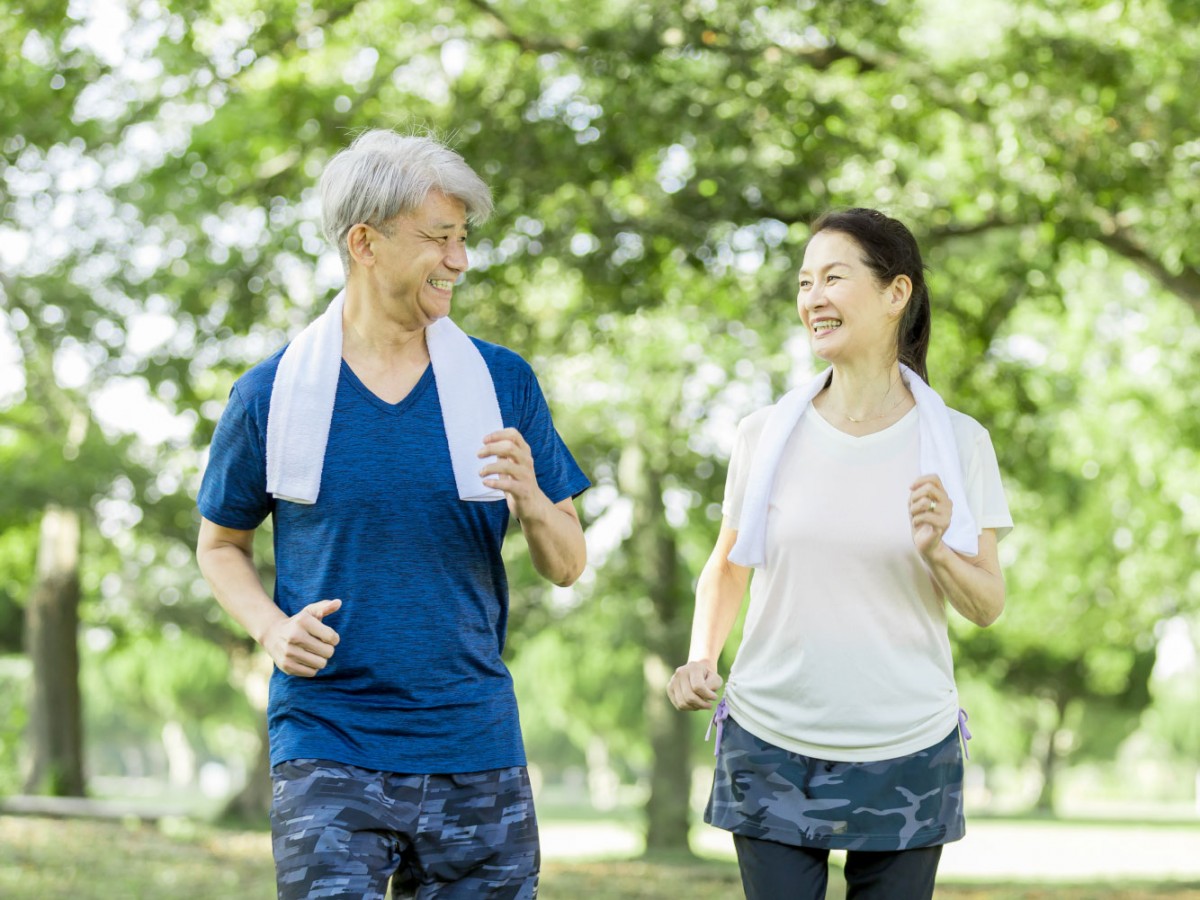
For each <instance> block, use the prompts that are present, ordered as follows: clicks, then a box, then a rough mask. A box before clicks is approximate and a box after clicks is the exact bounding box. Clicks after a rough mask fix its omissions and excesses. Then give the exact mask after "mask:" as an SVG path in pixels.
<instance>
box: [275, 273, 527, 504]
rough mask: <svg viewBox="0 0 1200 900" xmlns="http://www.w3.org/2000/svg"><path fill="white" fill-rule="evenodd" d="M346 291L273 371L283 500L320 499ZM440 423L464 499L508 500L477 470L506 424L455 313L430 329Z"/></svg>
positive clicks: (427, 338)
mask: <svg viewBox="0 0 1200 900" xmlns="http://www.w3.org/2000/svg"><path fill="white" fill-rule="evenodd" d="M344 306H345V291H342V292H340V293H339V294H338V295H337V296H336V297H334V298H333V301H332V302H331V303H330V304H329V307H328V308H327V309H326V310H325V312H324V313H322V314H321V315H320V316H319V317H318V318H317V319H316V320H315V321H314V322H312V323H311V324H310V325H309V326H308V327H307V328H305V329H304V330H303V331H302V332H300V334H299V335H297V336H296V339H295V340H294V341H292V342H291V344H289V345H288V348H287V349H286V350H285V351H284V352H283V358H282V359H280V360H279V367H278V369H276V371H275V382H274V386H273V387H272V390H271V407H270V411H269V412H268V414H267V491H268V492H269V493H270V494H272V495H273V496H274V497H275V498H276V499H277V500H290V501H291V502H293V503H305V504H309V503H316V502H317V495H318V494H319V493H320V489H321V471H322V469H323V468H324V465H325V446H326V444H327V443H328V441H329V428H330V425H331V423H332V421H333V403H334V399H335V397H336V396H337V384H338V378H339V376H340V375H341V370H342V309H343V308H344ZM425 343H426V345H427V346H428V348H429V359H430V363H431V365H432V366H433V377H434V380H435V381H436V382H437V390H438V399H439V401H440V402H441V407H442V424H443V425H444V427H445V429H446V440H447V442H448V443H449V445H450V461H451V463H452V465H453V467H454V481H455V484H456V486H457V488H458V496H459V499H461V500H503V499H504V494H503V493H502V492H501V491H498V490H496V489H495V488H490V487H488V486H487V485H485V484H484V483H483V479H482V478H481V477H480V476H479V470H480V469H481V468H483V466H485V465H487V464H488V462H489V461H490V460H492V459H494V458H495V457H487V458H484V459H480V458H479V457H477V456H476V455H475V454H476V453H477V452H478V451H479V448H480V447H482V446H483V438H484V436H485V435H487V434H490V433H491V432H493V431H499V430H500V429H501V428H503V427H504V422H503V420H502V419H501V416H500V403H499V401H498V400H497V399H496V385H495V384H494V383H493V381H492V376H491V373H490V372H489V371H488V367H487V363H485V362H484V360H483V356H482V354H480V352H479V348H478V347H476V346H475V344H474V343H473V342H472V341H471V339H470V338H469V337H468V336H467V335H466V334H465V333H464V332H463V331H462V329H461V328H459V327H458V326H457V325H455V324H454V323H453V322H452V321H450V319H449V318H444V319H439V320H438V321H436V322H434V323H433V324H432V325H430V326H429V327H428V328H426V329H425Z"/></svg>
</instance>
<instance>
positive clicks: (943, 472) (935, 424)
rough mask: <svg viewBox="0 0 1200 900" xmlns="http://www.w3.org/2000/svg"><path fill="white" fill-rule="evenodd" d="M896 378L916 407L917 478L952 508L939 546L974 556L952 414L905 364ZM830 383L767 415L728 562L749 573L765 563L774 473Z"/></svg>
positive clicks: (974, 536) (797, 392) (791, 396)
mask: <svg viewBox="0 0 1200 900" xmlns="http://www.w3.org/2000/svg"><path fill="white" fill-rule="evenodd" d="M900 376H901V377H902V378H903V379H904V382H905V384H907V385H908V389H909V390H910V391H912V395H913V399H915V400H916V401H917V421H918V424H917V429H918V434H919V439H920V451H919V452H920V466H921V474H922V475H930V474H933V475H937V476H938V477H939V478H940V479H941V480H942V486H943V487H944V488H945V489H946V493H947V494H948V495H949V496H950V502H951V503H952V504H953V507H952V510H951V515H950V527H949V528H947V529H946V533H945V534H944V535H943V536H942V540H944V541H945V542H946V545H947V546H949V547H950V548H951V549H953V550H957V551H959V552H960V553H965V554H967V555H968V556H974V555H975V554H977V553H978V552H979V535H978V533H977V531H976V528H975V519H974V517H973V516H972V515H971V510H970V507H968V506H967V494H966V490H965V488H964V486H963V475H962V463H961V462H960V460H959V454H958V444H957V443H956V442H955V440H954V428H953V426H952V425H951V423H950V413H949V411H948V410H947V408H946V404H945V402H944V401H943V400H942V398H941V397H940V396H938V393H937V391H935V390H934V389H933V388H931V387H930V386H929V385H927V384H926V383H925V382H924V381H923V380H922V378H921V376H920V375H918V374H917V373H916V372H914V371H913V370H912V369H910V368H908V366H906V365H904V364H903V363H901V364H900ZM831 377H832V370H826V371H824V372H822V373H821V374H820V375H818V376H817V377H816V378H814V379H813V380H812V381H811V382H809V383H808V384H806V385H803V386H801V387H798V388H795V389H794V390H791V391H788V392H787V393H786V394H784V395H783V396H782V397H781V398H780V399H779V402H778V403H776V404H775V408H774V409H773V410H771V413H770V414H769V415H768V417H767V422H766V425H764V426H763V433H762V437H760V438H759V441H758V446H757V447H756V448H755V451H754V458H753V459H752V460H751V463H750V473H749V479H748V481H747V483H746V495H745V497H744V499H743V501H742V515H741V518H740V519H739V520H738V537H737V542H736V543H735V544H734V545H733V549H732V550H731V551H730V553H729V560H730V562H734V563H737V564H738V565H740V566H751V567H761V566H763V565H764V564H765V563H766V559H767V548H766V543H767V540H766V539H767V509H768V506H769V504H770V500H771V488H772V486H773V485H774V483H775V470H776V469H778V468H779V461H780V459H781V458H782V457H783V451H784V447H785V446H786V445H787V442H788V438H789V437H790V436H791V434H792V432H793V431H794V430H795V428H796V425H797V423H799V421H800V417H801V416H803V415H804V412H805V410H807V409H808V405H809V403H811V402H812V399H813V398H814V397H815V396H817V394H819V393H820V392H821V390H822V389H823V388H824V387H825V386H826V385H827V384H828V383H829V380H830V378H831Z"/></svg>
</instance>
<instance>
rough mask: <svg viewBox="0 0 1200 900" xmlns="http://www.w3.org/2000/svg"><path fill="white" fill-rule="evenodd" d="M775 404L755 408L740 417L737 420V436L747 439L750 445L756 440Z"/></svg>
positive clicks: (760, 434)
mask: <svg viewBox="0 0 1200 900" xmlns="http://www.w3.org/2000/svg"><path fill="white" fill-rule="evenodd" d="M775 406H776V404H774V403H772V404H771V405H770V406H764V407H762V409H756V410H755V411H754V412H752V413H750V414H749V415H748V416H745V417H743V418H742V420H741V421H740V422H738V427H737V430H738V437H739V438H741V439H742V440H745V441H748V442H749V443H750V444H751V446H753V445H754V444H756V443H757V442H758V439H759V437H761V436H762V433H763V429H764V428H766V427H767V420H768V419H770V418H771V412H772V411H773V410H774V409H775Z"/></svg>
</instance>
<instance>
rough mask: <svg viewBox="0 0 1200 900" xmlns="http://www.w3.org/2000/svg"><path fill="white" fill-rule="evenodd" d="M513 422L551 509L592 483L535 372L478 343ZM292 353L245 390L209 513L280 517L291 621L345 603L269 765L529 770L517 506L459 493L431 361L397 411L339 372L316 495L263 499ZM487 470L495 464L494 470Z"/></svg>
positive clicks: (281, 697)
mask: <svg viewBox="0 0 1200 900" xmlns="http://www.w3.org/2000/svg"><path fill="white" fill-rule="evenodd" d="M472 340H474V341H475V345H476V346H477V347H478V348H479V351H480V353H481V354H482V355H483V358H484V360H485V362H486V363H487V366H488V369H489V371H490V372H491V375H492V380H493V382H494V383H495V386H496V396H497V399H498V400H499V401H500V413H501V417H502V418H503V421H504V424H505V426H506V427H513V428H516V429H517V430H518V431H520V432H521V434H522V435H523V436H524V438H525V440H526V441H527V442H528V444H529V446H530V448H531V449H532V452H533V461H534V469H535V471H536V473H537V480H538V485H539V487H540V488H541V489H542V491H543V492H544V493H545V494H546V495H547V496H548V497H549V498H550V500H551V501H552V502H554V503H558V502H560V501H562V500H565V499H566V498H568V497H574V496H576V495H578V494H579V493H581V492H582V491H584V490H585V489H586V488H587V487H588V486H589V481H588V479H587V477H586V476H585V475H584V474H583V472H582V471H580V469H579V466H578V465H576V463H575V460H574V459H573V458H572V456H571V453H570V451H569V450H567V448H566V446H565V445H564V444H563V442H562V439H561V438H560V437H559V435H558V433H557V432H556V431H555V429H554V423H553V422H552V421H551V419H550V410H549V408H548V407H547V405H546V400H545V398H544V397H543V396H542V391H541V388H540V387H539V385H538V383H537V378H536V376H535V375H534V374H533V370H532V369H531V368H530V367H529V364H528V363H526V362H525V361H524V360H523V359H521V358H520V357H519V356H517V355H516V354H515V353H513V352H512V351H510V350H507V349H505V348H504V347H499V346H496V345H494V344H488V343H486V342H484V341H479V340H475V339H474V338H472ZM282 355H283V350H280V351H279V352H278V353H276V354H275V355H274V356H272V357H271V358H270V359H268V360H266V361H265V362H263V363H260V364H259V365H257V366H255V367H254V368H253V369H251V370H250V371H249V372H247V373H246V374H245V375H243V376H242V377H241V378H240V379H238V381H237V383H236V384H235V385H234V387H233V390H232V392H231V393H230V397H229V405H228V406H227V407H226V409H225V412H224V413H223V414H222V416H221V420H220V422H219V423H218V425H217V430H216V433H215V434H214V435H213V441H212V448H211V451H210V455H209V461H208V467H207V469H206V471H205V473H204V480H203V483H202V484H201V487H200V494H199V497H198V498H197V503H198V505H199V507H200V512H201V514H202V515H203V516H204V517H205V518H207V519H209V520H210V521H212V522H215V523H216V524H218V525H221V526H224V527H226V528H236V529H239V530H244V531H248V530H251V529H254V528H257V527H258V526H259V525H260V524H261V523H262V521H263V520H264V519H265V518H266V517H267V516H268V515H273V516H274V532H275V568H276V573H275V595H274V597H275V602H276V604H278V606H279V607H280V608H281V609H282V610H283V611H284V612H285V613H287V614H288V615H289V616H291V615H294V614H295V613H297V612H299V611H300V610H301V609H303V608H304V607H305V606H307V605H308V604H310V603H313V602H314V601H317V600H326V599H334V598H341V600H342V606H341V608H340V609H339V610H337V612H334V613H332V614H331V615H330V616H329V617H328V618H327V619H326V620H325V623H326V624H327V625H329V626H330V627H331V628H333V629H334V630H336V631H337V632H338V635H339V637H340V641H339V643H338V645H337V648H336V650H335V652H334V654H333V658H332V659H330V661H329V664H328V665H327V666H326V667H325V668H324V669H323V670H321V671H320V672H318V673H317V675H316V676H315V677H313V678H302V677H298V676H291V675H285V674H284V673H283V672H281V671H280V670H279V669H276V670H275V671H274V673H273V674H272V677H271V695H270V703H269V706H268V710H267V719H268V727H269V731H270V738H271V764H272V765H276V764H278V763H281V762H285V761H287V760H291V759H298V758H307V757H314V758H319V759H329V760H333V761H336V762H341V763H347V764H350V765H357V766H362V767H364V768H369V769H375V770H378V771H385V772H402V773H412V774H433V773H453V772H475V771H482V770H485V769H496V768H502V767H507V766H516V765H524V764H525V752H524V747H523V745H522V742H521V731H520V723H519V721H518V718H517V703H516V697H515V695H514V693H513V687H512V678H511V676H510V675H509V672H508V669H507V667H506V666H505V665H504V663H503V661H502V660H501V658H500V654H501V651H502V650H503V648H504V639H505V629H506V624H507V619H508V582H507V580H506V578H505V574H504V565H503V562H502V560H501V556H500V547H501V544H502V543H503V540H504V534H505V531H506V529H507V527H508V520H509V513H508V504H507V503H506V502H505V501H503V500H499V501H492V502H465V501H462V500H459V499H458V492H457V490H456V488H455V483H454V472H453V469H452V468H451V464H450V450H449V445H448V443H447V440H446V432H445V429H444V428H443V425H442V414H441V406H440V404H439V402H438V392H437V382H436V380H435V379H434V376H433V369H432V367H428V368H426V370H425V373H424V375H423V376H422V377H421V380H420V381H419V382H417V385H416V387H414V388H413V389H412V391H411V392H410V393H409V395H408V396H407V397H405V398H404V399H403V400H402V401H401V402H399V403H396V404H391V403H386V402H384V401H383V400H381V399H380V398H379V397H377V396H376V395H375V394H373V393H371V391H370V390H368V389H367V387H366V386H365V385H364V384H363V383H362V382H361V381H360V380H359V379H358V377H357V376H356V375H355V374H354V372H353V371H351V369H350V367H349V366H347V365H346V363H345V362H344V361H343V363H342V370H341V376H340V377H339V379H338V387H337V399H336V400H335V402H334V408H333V422H332V425H331V427H330V432H329V442H328V445H327V447H326V450H325V464H324V469H323V471H322V475H321V490H320V495H319V497H318V499H317V502H316V503H314V504H312V505H302V504H297V503H291V502H288V501H284V500H276V499H274V498H273V497H272V496H271V495H270V494H268V493H267V491H266V462H265V460H266V435H267V412H268V410H269V408H270V401H271V389H272V384H273V382H274V379H275V371H276V368H277V367H278V365H279V359H280V357H281V356H282ZM480 465H481V466H482V461H481V463H480Z"/></svg>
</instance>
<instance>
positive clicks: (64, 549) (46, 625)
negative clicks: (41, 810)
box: [25, 506, 84, 797]
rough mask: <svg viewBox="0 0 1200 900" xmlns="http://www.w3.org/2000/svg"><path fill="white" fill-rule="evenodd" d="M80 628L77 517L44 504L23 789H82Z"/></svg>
mask: <svg viewBox="0 0 1200 900" xmlns="http://www.w3.org/2000/svg"><path fill="white" fill-rule="evenodd" d="M78 629H79V515H78V514H77V513H76V512H74V511H73V510H67V509H62V508H60V507H57V506H48V507H46V511H45V513H44V514H43V516H42V527H41V534H40V537H39V543H38V555H37V583H36V585H35V587H34V590H33V594H32V596H30V598H29V605H28V606H27V607H26V609H25V636H26V646H27V649H28V652H29V658H30V660H31V661H32V663H33V697H32V702H31V703H30V707H29V738H30V740H29V747H30V752H31V754H32V760H31V762H32V765H31V768H30V771H29V775H28V777H27V778H26V780H25V791H26V793H31V794H50V795H53V796H57V797H81V796H83V794H84V778H83V704H82V701H81V699H80V695H79V645H78Z"/></svg>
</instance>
